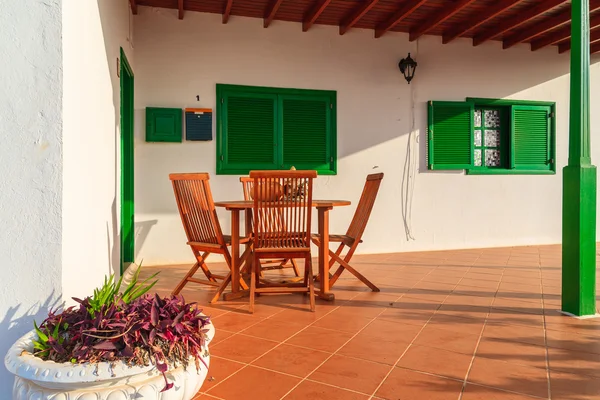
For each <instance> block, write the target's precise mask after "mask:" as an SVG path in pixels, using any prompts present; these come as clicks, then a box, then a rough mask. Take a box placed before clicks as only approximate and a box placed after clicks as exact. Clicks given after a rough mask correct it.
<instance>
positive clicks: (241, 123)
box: [217, 92, 277, 174]
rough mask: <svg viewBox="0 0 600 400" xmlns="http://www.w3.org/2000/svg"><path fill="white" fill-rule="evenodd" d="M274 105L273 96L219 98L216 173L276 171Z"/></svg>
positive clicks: (254, 95) (260, 94)
mask: <svg viewBox="0 0 600 400" xmlns="http://www.w3.org/2000/svg"><path fill="white" fill-rule="evenodd" d="M276 103H277V96H276V95H273V94H265V93H248V92H239V93H236V92H229V93H223V94H222V107H221V109H220V113H219V116H218V118H219V129H220V153H221V154H220V155H218V157H219V159H218V160H217V167H218V168H217V171H218V172H225V173H227V172H229V173H239V174H247V173H248V172H249V171H250V170H252V169H275V168H277V149H276V140H277V134H276V122H277V109H276Z"/></svg>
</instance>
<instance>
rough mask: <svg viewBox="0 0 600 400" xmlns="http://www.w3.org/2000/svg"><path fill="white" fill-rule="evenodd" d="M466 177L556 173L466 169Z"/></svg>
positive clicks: (548, 173) (546, 171) (531, 170)
mask: <svg viewBox="0 0 600 400" xmlns="http://www.w3.org/2000/svg"><path fill="white" fill-rule="evenodd" d="M465 172H466V174H467V175H556V171H548V170H543V169H538V170H535V169H467V170H465Z"/></svg>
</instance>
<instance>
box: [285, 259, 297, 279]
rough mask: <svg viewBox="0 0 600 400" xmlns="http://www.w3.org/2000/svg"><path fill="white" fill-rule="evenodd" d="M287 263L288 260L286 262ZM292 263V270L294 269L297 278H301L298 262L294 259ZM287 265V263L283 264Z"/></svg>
mask: <svg viewBox="0 0 600 400" xmlns="http://www.w3.org/2000/svg"><path fill="white" fill-rule="evenodd" d="M286 261H287V260H286ZM290 262H291V263H292V268H294V273H295V274H296V276H300V270H299V269H298V263H297V262H296V260H294V259H293V258H292V259H291V260H290ZM283 264H285V262H284V263H283Z"/></svg>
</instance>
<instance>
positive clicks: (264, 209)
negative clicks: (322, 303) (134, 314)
mask: <svg viewBox="0 0 600 400" xmlns="http://www.w3.org/2000/svg"><path fill="white" fill-rule="evenodd" d="M316 177H317V173H316V171H251V172H250V178H252V180H253V188H252V190H253V196H252V197H253V200H254V209H253V210H254V213H253V225H254V229H253V233H252V242H253V246H252V247H253V249H254V262H253V263H252V268H253V271H252V274H251V276H250V312H254V300H255V296H256V294H258V293H302V292H304V293H309V294H310V309H311V311H314V310H315V298H314V282H313V274H312V260H311V253H310V224H311V210H312V189H313V179H314V178H316ZM273 258H284V259H294V258H304V278H303V280H302V281H301V282H284V283H269V282H265V281H264V280H261V279H260V270H261V264H260V261H261V260H265V259H273Z"/></svg>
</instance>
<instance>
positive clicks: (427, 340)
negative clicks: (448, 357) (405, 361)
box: [414, 325, 479, 355]
mask: <svg viewBox="0 0 600 400" xmlns="http://www.w3.org/2000/svg"><path fill="white" fill-rule="evenodd" d="M478 340H479V335H470V334H468V333H458V332H452V331H449V330H445V329H436V328H434V327H432V326H430V325H427V326H425V328H424V329H423V330H422V331H421V333H419V336H417V339H416V340H415V341H414V344H416V345H420V346H428V347H435V348H438V349H444V350H449V351H453V352H455V353H462V354H467V355H473V352H474V351H475V346H476V345H477V342H478Z"/></svg>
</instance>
